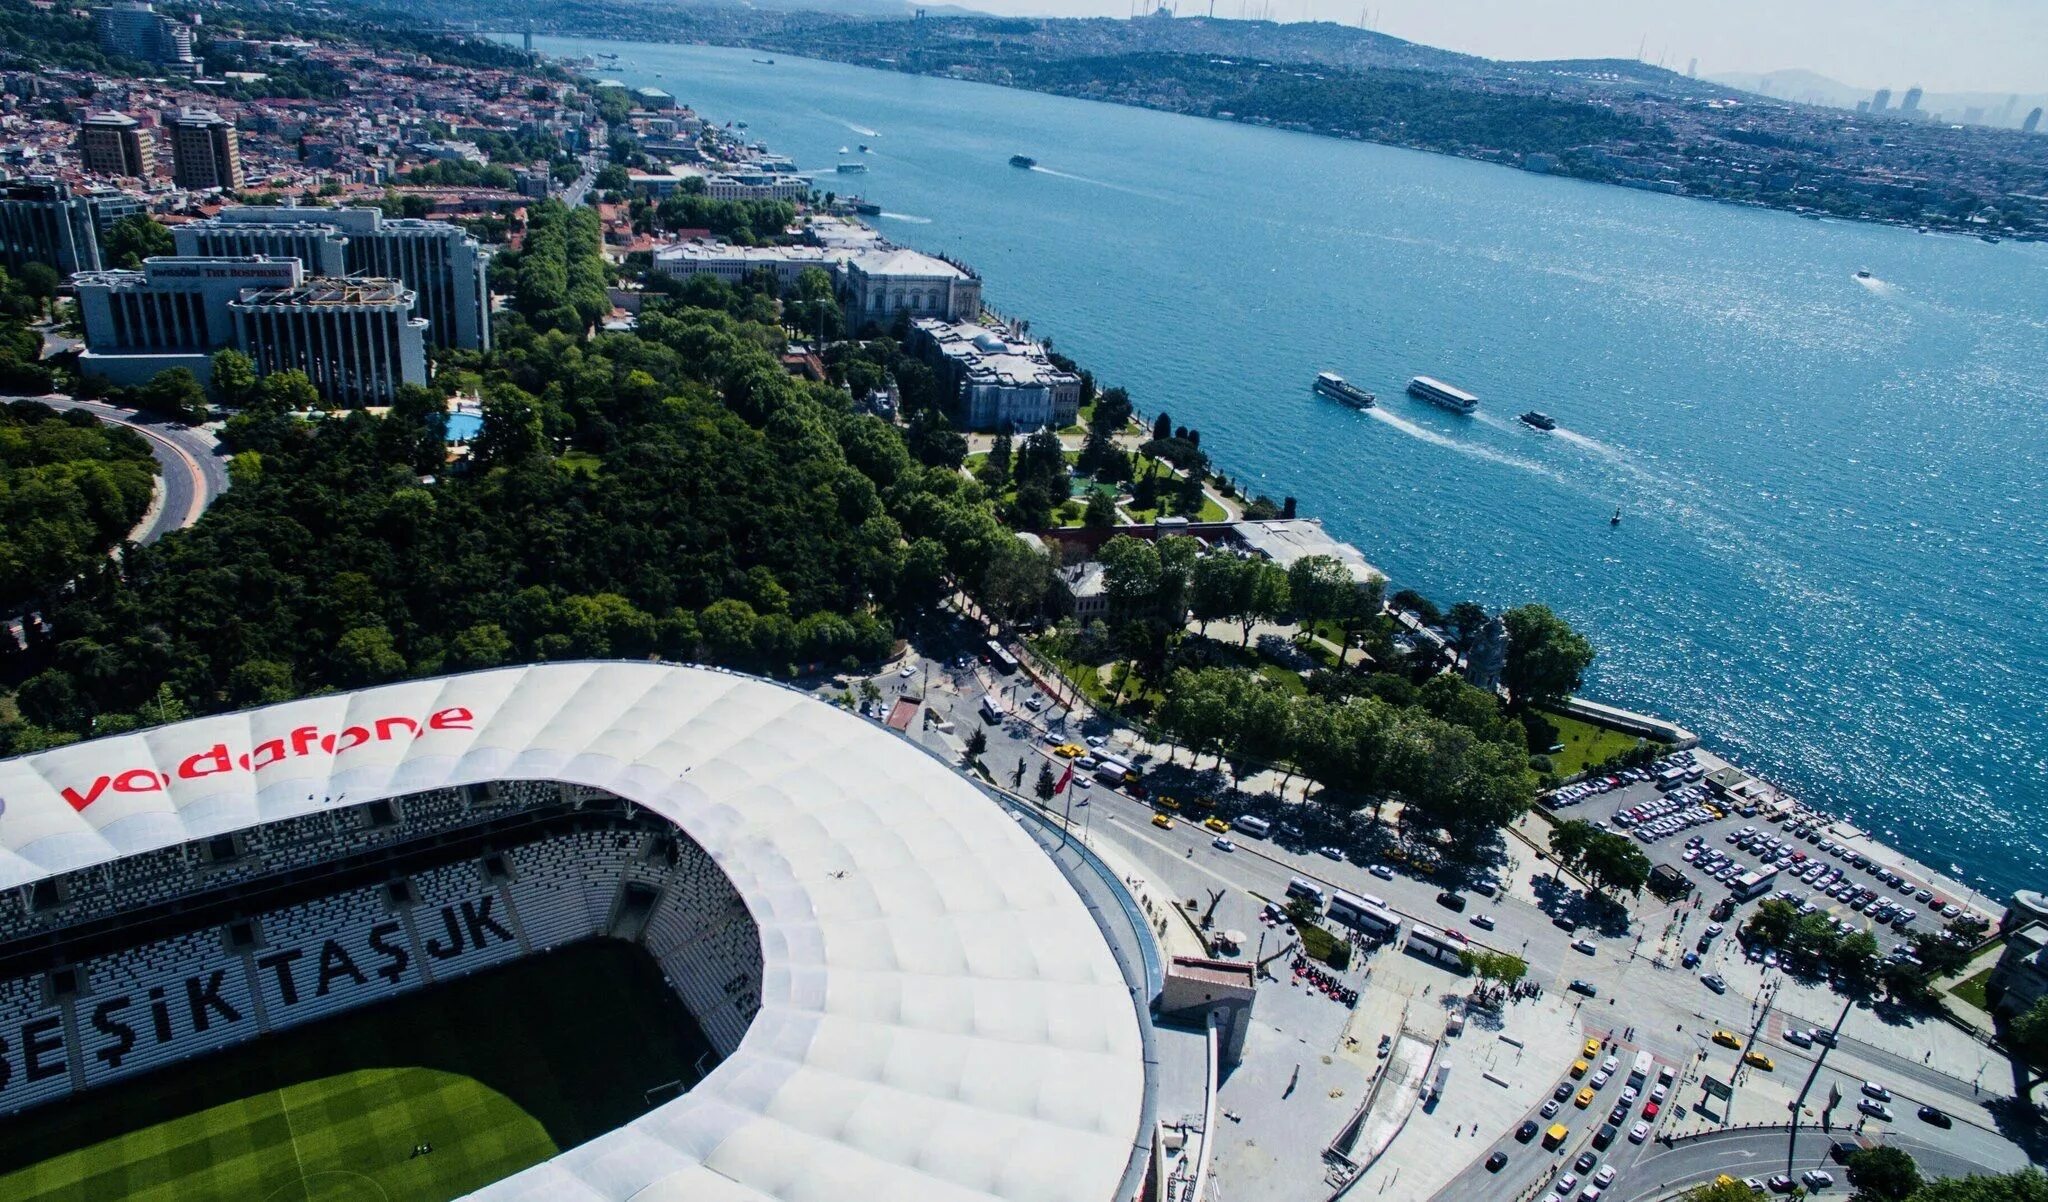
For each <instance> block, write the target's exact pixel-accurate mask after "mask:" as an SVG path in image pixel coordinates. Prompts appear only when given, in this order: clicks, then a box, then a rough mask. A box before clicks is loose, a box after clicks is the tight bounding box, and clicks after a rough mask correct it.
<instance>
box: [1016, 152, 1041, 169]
mask: <svg viewBox="0 0 2048 1202" xmlns="http://www.w3.org/2000/svg"><path fill="white" fill-rule="evenodd" d="M1010 166H1012V167H1036V166H1038V160H1037V159H1034V158H1032V157H1031V156H1030V155H1028V154H1013V155H1011V156H1010Z"/></svg>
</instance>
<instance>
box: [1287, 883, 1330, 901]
mask: <svg viewBox="0 0 2048 1202" xmlns="http://www.w3.org/2000/svg"><path fill="white" fill-rule="evenodd" d="M1287 896H1289V897H1294V898H1300V899H1301V900H1302V901H1305V902H1311V903H1313V904H1314V905H1315V906H1317V907H1318V908H1320V907H1321V906H1322V904H1323V891H1322V888H1321V887H1320V886H1318V885H1315V884H1313V883H1312V882H1309V881H1305V880H1302V879H1301V878H1300V877H1294V878H1292V879H1290V880H1289V881H1288V882H1287Z"/></svg>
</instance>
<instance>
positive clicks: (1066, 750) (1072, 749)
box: [1052, 743, 1088, 760]
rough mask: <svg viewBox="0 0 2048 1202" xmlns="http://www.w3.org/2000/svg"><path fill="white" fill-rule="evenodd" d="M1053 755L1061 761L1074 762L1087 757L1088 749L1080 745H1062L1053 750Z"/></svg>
mask: <svg viewBox="0 0 2048 1202" xmlns="http://www.w3.org/2000/svg"><path fill="white" fill-rule="evenodd" d="M1052 753H1053V754H1054V755H1056V756H1059V757H1060V758H1061V759H1068V760H1072V759H1079V758H1080V757H1081V756H1084V755H1087V754H1088V749H1087V748H1086V747H1083V746H1081V745H1080V744H1079V743H1062V744H1060V745H1059V746H1058V747H1055V748H1053V749H1052Z"/></svg>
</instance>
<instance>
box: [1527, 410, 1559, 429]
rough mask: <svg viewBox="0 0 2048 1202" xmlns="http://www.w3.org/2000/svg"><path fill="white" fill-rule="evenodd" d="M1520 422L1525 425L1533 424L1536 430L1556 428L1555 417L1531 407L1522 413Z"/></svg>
mask: <svg viewBox="0 0 2048 1202" xmlns="http://www.w3.org/2000/svg"><path fill="white" fill-rule="evenodd" d="M1522 424H1523V425H1525V426H1533V427H1535V428H1536V429H1538V430H1555V429H1557V419H1556V418H1554V417H1552V416H1550V415H1549V414H1548V413H1538V412H1537V411H1536V410H1534V409H1531V410H1529V412H1527V413H1524V414H1523V415H1522Z"/></svg>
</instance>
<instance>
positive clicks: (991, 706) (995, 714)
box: [981, 693, 1008, 724]
mask: <svg viewBox="0 0 2048 1202" xmlns="http://www.w3.org/2000/svg"><path fill="white" fill-rule="evenodd" d="M1007 716H1008V715H1007V714H1006V713H1005V712H1004V710H1003V703H1002V702H1000V701H998V700H996V697H995V695H994V694H993V693H984V694H982V698H981V720H982V721H984V722H989V723H997V724H1000V723H1001V722H1002V720H1003V719H1004V718H1005V717H1007Z"/></svg>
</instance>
